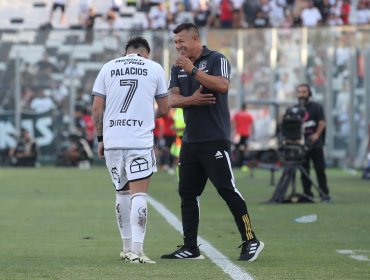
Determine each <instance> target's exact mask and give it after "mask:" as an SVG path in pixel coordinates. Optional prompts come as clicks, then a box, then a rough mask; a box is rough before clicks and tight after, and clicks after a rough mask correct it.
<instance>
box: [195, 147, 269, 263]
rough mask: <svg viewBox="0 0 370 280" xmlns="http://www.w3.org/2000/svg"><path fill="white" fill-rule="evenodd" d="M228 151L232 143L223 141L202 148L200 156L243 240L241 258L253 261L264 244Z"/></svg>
mask: <svg viewBox="0 0 370 280" xmlns="http://www.w3.org/2000/svg"><path fill="white" fill-rule="evenodd" d="M229 151H230V146H229V143H228V142H226V141H225V142H224V141H220V142H214V143H208V144H205V145H203V146H202V151H201V152H200V153H199V154H201V155H202V163H203V166H204V168H205V170H206V172H207V175H208V177H209V179H210V180H211V182H212V183H213V185H214V186H215V187H216V189H217V192H218V193H219V195H220V196H221V197H222V198H223V199H224V200H225V202H226V204H227V206H228V207H229V209H230V211H231V213H232V215H233V216H234V219H235V222H236V225H237V227H238V230H239V232H240V235H241V239H242V241H243V244H242V245H241V246H242V252H241V255H240V258H239V259H240V260H247V261H254V260H255V259H256V258H257V256H258V254H259V253H260V252H261V251H262V249H263V247H264V244H263V242H260V241H258V240H257V238H256V235H255V233H254V231H253V229H252V226H251V220H250V217H249V213H248V209H247V205H246V203H245V200H244V198H243V196H242V195H241V193H240V192H239V191H238V189H237V188H236V185H235V179H234V174H233V170H232V166H231V160H230V152H229Z"/></svg>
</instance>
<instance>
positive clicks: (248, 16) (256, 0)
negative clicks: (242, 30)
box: [243, 0, 260, 27]
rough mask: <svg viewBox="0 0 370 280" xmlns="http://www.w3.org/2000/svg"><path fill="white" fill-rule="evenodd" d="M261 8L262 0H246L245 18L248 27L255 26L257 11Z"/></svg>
mask: <svg viewBox="0 0 370 280" xmlns="http://www.w3.org/2000/svg"><path fill="white" fill-rule="evenodd" d="M259 8H260V0H247V1H244V4H243V10H244V20H245V22H246V23H247V26H248V27H253V26H254V20H255V18H256V14H257V11H258V10H259Z"/></svg>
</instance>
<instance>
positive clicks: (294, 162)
mask: <svg viewBox="0 0 370 280" xmlns="http://www.w3.org/2000/svg"><path fill="white" fill-rule="evenodd" d="M305 114H306V110H305V109H304V107H303V106H299V105H297V106H293V107H290V108H288V109H287V110H286V112H285V114H284V116H283V120H282V123H281V139H280V145H279V154H280V157H281V161H282V162H283V163H284V170H283V174H282V176H281V178H280V179H279V182H278V184H277V186H276V189H275V192H274V193H273V195H272V197H271V199H270V200H269V202H270V203H282V202H293V203H297V202H313V201H312V199H311V198H308V197H306V196H304V195H302V194H298V193H296V185H295V179H296V172H297V170H299V171H300V172H301V173H302V174H303V176H306V177H307V178H308V179H309V180H310V181H311V183H312V185H313V186H314V187H315V188H316V189H317V190H319V188H318V186H317V184H315V183H314V182H313V181H312V179H311V178H310V176H309V174H308V173H307V171H306V170H305V169H304V168H303V166H302V165H301V164H302V163H303V162H304V160H305V155H306V153H307V151H308V150H309V149H310V145H309V142H307V141H305V137H304V118H305ZM290 184H291V185H292V192H291V194H290V195H289V197H288V198H286V197H285V194H286V192H287V191H288V188H289V185H290ZM319 191H320V190H319Z"/></svg>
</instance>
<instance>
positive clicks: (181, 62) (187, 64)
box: [175, 55, 194, 73]
mask: <svg viewBox="0 0 370 280" xmlns="http://www.w3.org/2000/svg"><path fill="white" fill-rule="evenodd" d="M175 65H176V66H178V67H181V68H182V69H184V70H185V72H187V73H191V70H193V68H194V65H193V63H192V62H191V60H190V59H189V58H187V57H185V56H183V55H181V56H179V57H178V58H176V61H175Z"/></svg>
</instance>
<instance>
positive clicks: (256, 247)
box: [239, 239, 265, 262]
mask: <svg viewBox="0 0 370 280" xmlns="http://www.w3.org/2000/svg"><path fill="white" fill-rule="evenodd" d="M240 247H242V251H241V252H240V257H239V261H249V262H253V261H255V260H256V259H257V257H258V255H259V254H260V253H261V251H262V250H263V247H265V244H264V243H263V242H262V241H258V240H257V239H256V240H254V241H244V243H243V244H242V245H240V246H239V248H240Z"/></svg>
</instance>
